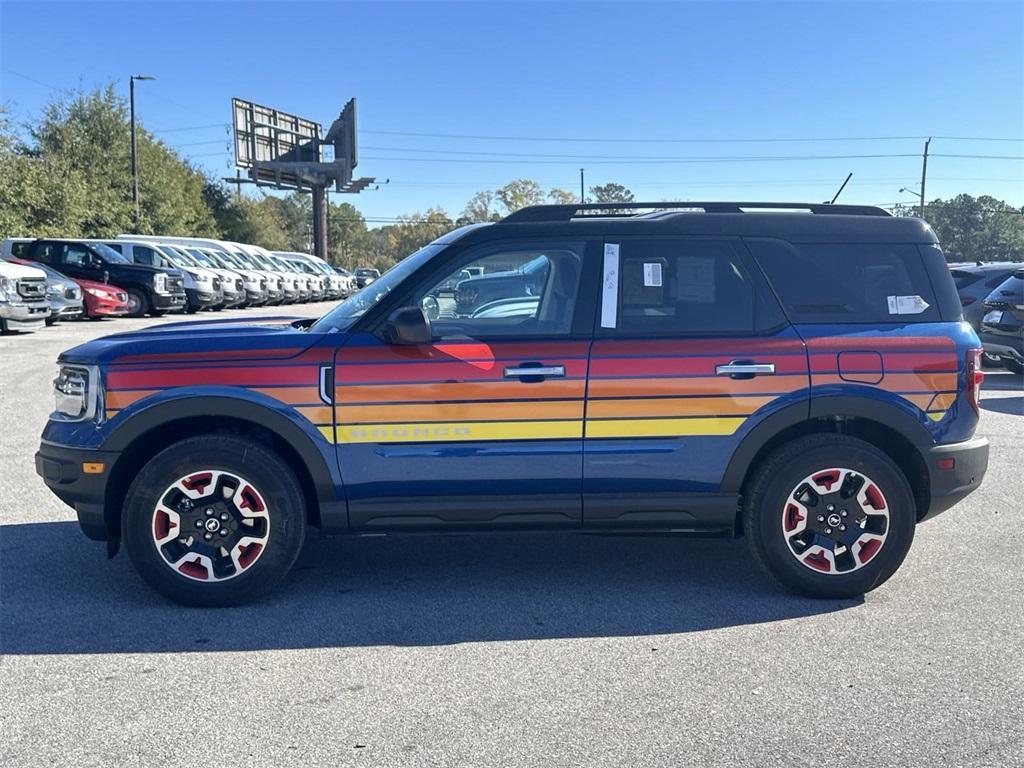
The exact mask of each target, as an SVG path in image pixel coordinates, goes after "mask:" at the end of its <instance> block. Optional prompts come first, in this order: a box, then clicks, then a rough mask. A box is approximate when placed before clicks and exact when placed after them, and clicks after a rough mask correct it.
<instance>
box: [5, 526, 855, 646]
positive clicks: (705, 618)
mask: <svg viewBox="0 0 1024 768" xmlns="http://www.w3.org/2000/svg"><path fill="white" fill-rule="evenodd" d="M310 534H311V536H313V537H315V536H316V534H315V532H313V531H312V530H310ZM104 551H105V550H104V549H103V547H102V545H98V544H94V543H89V542H86V541H84V540H83V538H82V534H81V533H80V532H79V530H78V526H77V524H76V523H74V522H57V523H38V524H24V525H5V526H0V605H2V616H0V652H3V653H7V654H67V653H151V652H171V651H174V652H186V651H202V652H208V651H244V650H264V649H290V648H326V647H331V648H333V647H348V646H367V645H401V646H418V645H446V644H452V643H465V642H478V641H495V640H527V639H547V638H579V637H604V636H632V635H657V634H663V633H680V632H695V631H700V630H707V629H715V628H719V627H728V626H735V625H743V624H754V623H761V622H771V621H779V620H782V619H790V618H795V617H800V616H810V615H815V614H826V613H830V612H833V611H838V610H842V609H845V608H850V607H852V606H855V605H858V604H860V602H861V600H860V599H856V600H808V599H803V598H799V597H795V596H792V595H788V594H785V593H783V592H781V591H779V590H778V589H776V588H775V587H774V586H773V585H771V584H770V583H768V581H767V579H766V578H765V577H763V576H762V575H761V574H760V573H759V572H757V571H756V570H755V569H754V567H753V565H752V563H751V562H750V559H749V557H748V555H747V551H746V547H745V546H744V545H743V544H742V542H727V541H710V540H707V541H705V540H685V541H684V540H680V539H670V538H656V537H608V536H580V535H568V534H561V535H559V534H551V535H541V534H510V535H506V536H478V537H466V536H425V535H424V536H410V537H392V538H371V539H347V540H339V539H330V540H321V539H319V538H314V539H313V540H312V541H310V542H308V543H307V546H306V548H305V550H304V551H303V553H302V555H301V557H300V559H299V562H298V563H297V564H296V568H295V570H294V571H293V572H292V574H291V575H290V576H289V578H288V579H287V580H286V581H285V583H284V584H283V585H282V586H281V587H280V588H279V589H278V590H277V591H276V592H275V593H274V594H273V595H271V596H270V597H268V598H266V599H264V600H262V601H260V602H258V603H256V604H253V605H248V606H243V607H238V608H227V609H216V610H202V609H188V608H182V607H179V606H177V605H174V604H171V603H169V602H167V601H165V600H164V599H163V598H161V597H160V596H158V595H157V594H156V593H154V592H151V591H150V590H149V589H148V588H147V587H146V586H145V585H144V584H143V583H142V582H141V580H140V579H139V577H138V576H137V575H136V574H135V573H134V572H133V571H132V570H131V568H130V566H129V565H128V564H127V560H126V558H125V557H124V555H123V554H122V555H119V556H118V558H117V559H116V560H115V561H113V562H107V561H106V560H105V559H104Z"/></svg>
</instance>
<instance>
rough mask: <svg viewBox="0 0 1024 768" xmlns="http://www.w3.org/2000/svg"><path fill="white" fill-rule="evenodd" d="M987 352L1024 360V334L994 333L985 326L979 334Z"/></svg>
mask: <svg viewBox="0 0 1024 768" xmlns="http://www.w3.org/2000/svg"><path fill="white" fill-rule="evenodd" d="M978 337H979V338H980V339H981V345H982V346H983V347H984V348H985V352H987V353H988V354H990V355H992V356H994V357H1007V358H1010V359H1011V360H1016V361H1017V362H1024V336H1021V335H1015V334H1009V333H992V332H991V331H986V330H985V328H984V327H982V329H981V333H980V334H978Z"/></svg>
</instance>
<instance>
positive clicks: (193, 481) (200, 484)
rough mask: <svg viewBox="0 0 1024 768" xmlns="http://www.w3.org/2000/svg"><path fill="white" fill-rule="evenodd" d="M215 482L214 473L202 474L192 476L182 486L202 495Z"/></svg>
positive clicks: (182, 482)
mask: <svg viewBox="0 0 1024 768" xmlns="http://www.w3.org/2000/svg"><path fill="white" fill-rule="evenodd" d="M211 480H213V473H212V472H200V473H199V474H197V475H192V476H191V477H189V478H186V479H184V480H182V481H181V484H182V485H183V486H185V488H187V489H188V490H190V491H196V492H198V493H202V492H203V491H205V490H206V486H208V485H209V484H210V481H211Z"/></svg>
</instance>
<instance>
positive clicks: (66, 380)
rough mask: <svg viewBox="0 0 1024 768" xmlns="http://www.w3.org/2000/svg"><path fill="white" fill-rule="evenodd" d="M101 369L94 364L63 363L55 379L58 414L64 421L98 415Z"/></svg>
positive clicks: (54, 386)
mask: <svg viewBox="0 0 1024 768" xmlns="http://www.w3.org/2000/svg"><path fill="white" fill-rule="evenodd" d="M99 378H100V377H99V369H98V368H97V367H96V366H94V365H62V366H61V367H60V371H59V372H58V374H57V378H56V379H54V380H53V396H54V401H55V408H56V412H57V414H59V415H60V418H61V419H62V420H63V421H85V420H86V419H91V418H93V417H94V416H95V415H96V410H97V403H98V402H99V395H100V392H99Z"/></svg>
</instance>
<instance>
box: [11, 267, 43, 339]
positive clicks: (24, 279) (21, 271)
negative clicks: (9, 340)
mask: <svg viewBox="0 0 1024 768" xmlns="http://www.w3.org/2000/svg"><path fill="white" fill-rule="evenodd" d="M49 316H50V303H49V302H48V301H47V300H46V273H45V272H43V271H42V270H41V269H36V268H35V267H24V266H22V265H21V264H11V263H10V262H9V261H4V260H3V259H0V332H2V333H7V332H8V331H34V330H35V329H37V328H42V327H43V326H44V325H45V324H46V318H48V317H49Z"/></svg>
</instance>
